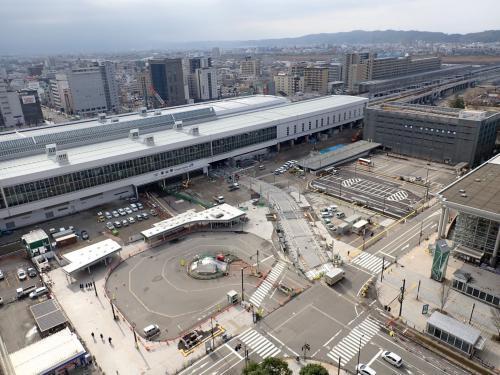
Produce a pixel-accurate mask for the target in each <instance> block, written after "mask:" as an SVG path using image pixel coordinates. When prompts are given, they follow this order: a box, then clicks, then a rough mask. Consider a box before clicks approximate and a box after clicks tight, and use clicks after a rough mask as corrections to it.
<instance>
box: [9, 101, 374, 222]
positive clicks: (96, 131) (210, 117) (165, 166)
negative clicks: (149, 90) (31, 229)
mask: <svg viewBox="0 0 500 375" xmlns="http://www.w3.org/2000/svg"><path fill="white" fill-rule="evenodd" d="M367 101H368V100H367V99H366V98H361V97H352V96H328V97H323V98H317V99H313V100H305V101H301V102H297V103H289V102H288V101H287V100H286V99H283V98H279V97H274V96H252V97H244V98H234V99H227V100H222V101H214V102H210V103H206V104H195V105H188V106H182V107H178V108H171V109H169V108H168V109H162V110H153V111H149V112H148V111H147V110H146V109H143V110H141V111H140V112H139V113H133V114H127V115H121V116H113V117H111V118H105V117H104V116H102V117H100V118H99V119H98V120H89V121H79V122H73V123H69V124H67V125H59V126H47V127H42V128H37V129H24V130H21V131H17V132H14V131H12V132H10V133H8V134H5V135H4V136H3V137H2V140H1V141H0V228H2V229H4V228H8V229H12V228H17V227H21V226H25V225H29V224H33V223H36V222H40V221H44V220H47V219H52V218H55V217H60V216H65V215H69V214H72V213H74V212H77V211H81V210H85V209H88V208H91V207H95V206H102V205H103V204H105V203H107V202H110V201H113V200H118V199H121V198H122V199H123V198H126V197H130V196H134V195H136V194H137V190H138V188H140V187H141V186H143V185H148V184H152V183H163V184H167V183H169V179H171V178H173V177H179V176H183V175H184V176H186V175H188V174H189V173H208V172H209V170H210V168H211V165H212V164H213V163H217V162H220V161H227V162H229V163H231V162H234V161H235V160H236V159H238V158H239V159H244V158H245V157H247V158H253V156H255V155H256V154H258V153H266V152H269V150H270V149H271V148H272V149H273V150H275V151H276V150H279V148H280V145H281V143H283V142H287V143H293V142H294V141H296V140H297V141H298V140H300V139H302V140H305V139H306V138H307V137H309V136H311V135H315V134H316V135H319V134H323V133H332V132H333V129H336V128H340V127H342V126H346V125H347V124H349V123H352V122H357V121H360V120H361V119H362V118H363V115H364V110H365V107H366V104H367ZM348 113H351V116H349V117H348V116H347V114H348ZM334 120H335V121H334Z"/></svg>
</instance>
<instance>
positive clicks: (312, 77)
mask: <svg viewBox="0 0 500 375" xmlns="http://www.w3.org/2000/svg"><path fill="white" fill-rule="evenodd" d="M304 89H305V91H306V92H314V93H318V94H320V95H326V94H327V93H328V67H326V66H325V67H323V66H308V67H306V68H304Z"/></svg>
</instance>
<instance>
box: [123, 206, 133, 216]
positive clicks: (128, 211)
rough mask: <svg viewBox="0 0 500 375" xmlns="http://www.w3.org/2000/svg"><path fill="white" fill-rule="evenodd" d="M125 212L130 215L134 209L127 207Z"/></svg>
mask: <svg viewBox="0 0 500 375" xmlns="http://www.w3.org/2000/svg"><path fill="white" fill-rule="evenodd" d="M125 212H126V213H127V214H129V215H130V214H131V213H132V212H133V211H132V209H131V208H130V207H125Z"/></svg>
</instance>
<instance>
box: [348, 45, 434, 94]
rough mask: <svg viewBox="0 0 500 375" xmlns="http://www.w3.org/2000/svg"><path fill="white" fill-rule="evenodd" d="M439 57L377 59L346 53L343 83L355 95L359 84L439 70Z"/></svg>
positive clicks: (375, 57)
mask: <svg viewBox="0 0 500 375" xmlns="http://www.w3.org/2000/svg"><path fill="white" fill-rule="evenodd" d="M440 68H441V59H440V58H439V57H435V56H432V57H423V58H413V57H411V56H404V57H377V55H376V54H372V53H368V52H364V53H348V54H346V55H345V56H344V66H343V73H342V75H343V81H344V83H345V85H346V88H347V90H348V91H349V92H352V93H357V92H358V86H359V83H360V82H364V81H372V80H380V79H388V78H394V77H400V76H405V75H410V74H415V73H421V72H428V71H432V70H439V69H440Z"/></svg>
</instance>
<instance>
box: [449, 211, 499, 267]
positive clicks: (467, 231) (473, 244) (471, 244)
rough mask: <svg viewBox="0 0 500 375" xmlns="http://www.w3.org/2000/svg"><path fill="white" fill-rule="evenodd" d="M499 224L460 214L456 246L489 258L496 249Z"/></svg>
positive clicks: (454, 237) (455, 236)
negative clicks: (478, 252) (475, 251)
mask: <svg viewBox="0 0 500 375" xmlns="http://www.w3.org/2000/svg"><path fill="white" fill-rule="evenodd" d="M498 229H499V223H498V222H496V221H492V220H489V219H485V218H482V217H478V216H475V215H471V214H467V213H463V212H460V213H459V215H458V217H457V221H456V226H455V231H454V234H453V242H454V244H455V245H460V246H464V247H466V248H470V249H474V250H478V251H480V252H481V253H482V254H483V257H484V256H486V258H489V257H490V256H491V255H492V254H493V250H494V249H495V242H496V237H497V233H498Z"/></svg>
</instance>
